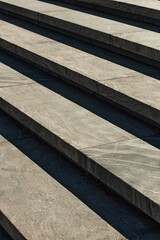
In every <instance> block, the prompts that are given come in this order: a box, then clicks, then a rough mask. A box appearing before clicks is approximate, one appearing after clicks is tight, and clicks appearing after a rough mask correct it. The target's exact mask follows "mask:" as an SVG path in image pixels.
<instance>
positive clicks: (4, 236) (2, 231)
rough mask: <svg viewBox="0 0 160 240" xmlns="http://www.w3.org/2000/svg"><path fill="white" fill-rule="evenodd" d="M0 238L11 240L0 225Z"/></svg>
mask: <svg viewBox="0 0 160 240" xmlns="http://www.w3.org/2000/svg"><path fill="white" fill-rule="evenodd" d="M0 239H1V240H13V239H12V238H11V237H10V236H9V234H8V233H7V232H6V231H5V230H4V229H3V228H2V227H1V226H0Z"/></svg>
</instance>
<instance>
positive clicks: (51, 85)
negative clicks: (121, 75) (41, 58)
mask: <svg viewBox="0 0 160 240" xmlns="http://www.w3.org/2000/svg"><path fill="white" fill-rule="evenodd" d="M0 59H1V62H2V63H3V64H5V65H7V66H9V67H11V68H13V69H15V70H16V71H18V72H20V73H22V74H23V75H25V76H27V77H29V78H30V79H32V80H33V81H35V82H37V83H39V84H41V85H42V86H44V87H46V88H48V89H50V90H52V91H53V92H56V93H58V94H59V95H61V96H63V97H65V98H66V99H69V100H70V101H72V102H74V103H76V104H77V105H79V106H81V107H83V108H85V109H87V110H88V111H90V112H92V113H94V114H96V115H97V116H99V117H101V118H103V119H105V120H106V121H109V122H111V123H112V124H114V125H116V126H118V127H119V128H121V129H123V130H125V131H127V132H129V133H131V134H133V135H134V136H136V137H138V138H140V139H142V140H143V141H146V142H147V143H149V144H150V145H153V146H154V147H156V148H159V149H160V129H158V128H156V127H154V126H151V125H150V124H148V123H145V122H143V121H142V120H140V119H138V118H136V117H133V116H131V115H130V114H128V113H127V112H124V111H123V110H121V109H118V108H116V107H115V106H112V105H110V104H109V103H106V102H103V101H102V100H100V99H97V98H96V97H95V96H93V95H90V94H89V93H86V92H84V91H82V90H80V89H78V88H76V87H74V86H72V85H69V84H67V83H65V82H63V81H61V80H58V79H56V78H55V77H54V76H51V75H50V74H48V73H46V72H43V71H42V70H40V69H38V68H35V67H34V66H32V65H30V64H29V63H26V62H23V61H22V60H19V59H16V58H15V57H13V56H10V55H9V54H7V53H5V52H3V51H2V52H1V57H0ZM11 84H12V81H11ZM8 85H9V83H7V86H8Z"/></svg>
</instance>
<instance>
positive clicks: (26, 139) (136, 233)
mask: <svg viewBox="0 0 160 240" xmlns="http://www.w3.org/2000/svg"><path fill="white" fill-rule="evenodd" d="M14 62H15V61H14ZM20 65H21V64H20ZM27 69H30V70H31V72H32V68H30V67H29V68H28V67H27ZM15 78H16V76H15ZM57 83H58V81H57ZM0 133H1V135H2V136H3V137H4V138H5V139H7V140H8V141H9V142H10V143H12V144H13V145H14V146H15V147H16V148H18V149H19V150H20V151H21V152H23V153H24V154H25V155H26V156H27V157H28V158H29V159H31V160H32V161H33V162H35V163H36V164H37V165H38V166H40V167H41V168H42V169H43V170H44V171H45V172H46V173H48V174H49V175H50V176H51V177H52V178H53V179H55V180H56V181H57V182H59V183H60V184H62V185H63V186H64V187H65V188H66V189H68V190H69V191H70V192H71V193H72V194H74V195H75V196H76V197H77V198H78V199H79V200H80V201H81V202H83V203H84V204H85V205H86V206H88V207H89V208H90V209H91V210H92V211H94V212H95V213H96V214H98V215H99V216H100V217H102V218H103V219H104V220H105V221H106V222H107V223H109V224H110V225H111V226H112V227H113V228H115V229H116V230H117V231H118V232H121V233H122V235H123V236H125V237H126V238H127V239H133V240H134V239H141V240H146V239H147V240H153V239H155V240H158V239H159V238H160V229H159V224H156V223H155V222H154V221H153V220H152V219H149V217H147V216H146V215H145V214H142V213H141V212H139V211H137V210H136V209H135V208H133V207H132V206H130V204H128V203H127V202H125V201H124V200H123V199H121V198H120V197H119V196H117V195H116V194H114V193H113V192H112V191H110V190H109V189H108V188H106V187H105V188H104V187H103V186H102V185H101V184H100V183H97V182H96V181H95V180H94V179H93V178H91V177H90V176H89V175H86V174H85V172H84V171H83V170H81V169H80V168H78V167H77V166H76V165H75V164H73V163H72V162H71V161H68V159H66V158H65V157H64V156H62V155H60V154H59V153H58V152H56V151H55V150H54V149H53V148H51V147H50V146H48V145H47V144H46V143H44V142H43V141H41V140H40V139H39V138H38V137H37V136H35V135H33V134H32V133H30V132H29V131H28V130H25V129H24V127H23V126H21V125H20V124H18V123H17V122H16V121H15V120H14V119H13V118H11V117H9V115H7V114H5V113H4V112H3V111H1V110H0ZM99 237H100V236H99ZM0 239H1V240H11V238H9V237H8V235H7V234H6V232H5V231H3V230H2V229H1V228H0ZM52 239H53V238H52ZM12 240H13V239H12ZM16 240H17V239H16ZM105 240H106V239H105ZM111 240H115V239H114V238H112V239H111Z"/></svg>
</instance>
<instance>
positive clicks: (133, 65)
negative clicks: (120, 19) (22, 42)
mask: <svg viewBox="0 0 160 240" xmlns="http://www.w3.org/2000/svg"><path fill="white" fill-rule="evenodd" d="M0 19H1V20H3V21H6V22H8V23H11V24H13V25H16V26H18V27H21V28H24V29H26V30H29V31H31V32H34V33H36V34H39V35H42V36H44V37H47V38H49V39H52V40H55V41H57V42H60V43H63V44H65V45H68V46H70V47H73V48H75V49H79V50H81V51H83V52H86V53H89V54H91V55H94V56H97V57H100V58H102V59H104V60H108V61H110V62H113V63H116V64H118V65H121V66H123V67H126V68H129V69H132V70H135V71H137V72H139V73H143V74H145V75H147V76H150V77H153V78H155V80H156V79H157V80H160V70H159V69H157V68H155V67H152V66H148V65H145V64H144V63H140V62H137V61H135V60H132V59H130V58H128V57H124V56H122V55H119V54H115V53H113V52H110V51H107V50H104V49H100V48H98V47H95V46H92V45H90V44H88V43H84V42H82V41H80V40H75V39H73V38H70V37H67V36H65V35H63V34H59V33H57V32H54V30H49V29H46V28H43V27H40V26H37V25H35V24H33V23H29V22H25V21H22V20H19V19H17V18H14V17H11V16H9V15H5V14H0ZM106 74H107V72H106Z"/></svg>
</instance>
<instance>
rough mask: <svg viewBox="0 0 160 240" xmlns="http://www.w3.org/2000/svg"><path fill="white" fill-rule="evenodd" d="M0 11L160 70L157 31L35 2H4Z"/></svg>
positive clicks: (15, 0)
mask: <svg viewBox="0 0 160 240" xmlns="http://www.w3.org/2000/svg"><path fill="white" fill-rule="evenodd" d="M0 9H1V10H2V11H6V12H8V13H11V14H14V15H15V16H16V17H20V18H23V19H27V20H29V21H32V22H34V23H37V24H40V25H43V26H45V27H49V28H51V29H53V30H56V31H58V32H61V33H63V34H66V35H69V36H70V37H72V38H76V39H80V40H83V41H85V42H89V43H90V44H92V45H96V46H98V47H101V48H104V49H109V50H111V51H114V52H116V53H120V54H122V55H125V56H129V57H130V58H132V59H136V60H138V61H141V62H145V63H147V64H149V65H152V66H156V67H158V68H160V34H159V29H157V32H156V31H153V30H152V31H151V30H148V29H144V28H141V27H136V26H132V25H129V24H127V23H123V22H120V21H115V20H111V19H109V18H103V17H101V16H95V15H92V14H88V13H84V12H81V11H76V10H73V9H69V8H66V7H61V6H58V5H55V4H48V3H45V2H41V1H37V0H28V1H26V0H21V1H19V0H3V1H1V2H0Z"/></svg>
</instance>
